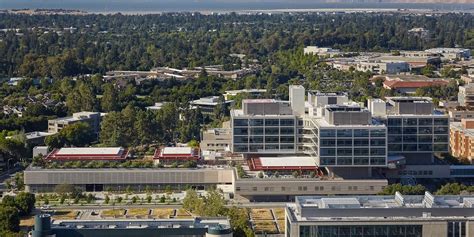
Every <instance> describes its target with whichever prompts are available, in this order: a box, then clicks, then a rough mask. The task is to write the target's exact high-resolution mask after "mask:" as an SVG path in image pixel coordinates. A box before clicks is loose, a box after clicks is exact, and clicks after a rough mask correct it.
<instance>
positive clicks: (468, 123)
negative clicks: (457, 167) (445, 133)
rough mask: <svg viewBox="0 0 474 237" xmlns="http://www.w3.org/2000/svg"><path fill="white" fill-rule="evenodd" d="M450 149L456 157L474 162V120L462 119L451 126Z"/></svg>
mask: <svg viewBox="0 0 474 237" xmlns="http://www.w3.org/2000/svg"><path fill="white" fill-rule="evenodd" d="M449 142H450V148H451V150H450V151H451V154H452V155H453V156H455V157H459V158H463V159H468V160H469V161H470V162H471V163H473V162H474V119H462V120H461V122H454V123H451V125H450V138H449Z"/></svg>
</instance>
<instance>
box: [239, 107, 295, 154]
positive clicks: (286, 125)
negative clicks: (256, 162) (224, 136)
mask: <svg viewBox="0 0 474 237" xmlns="http://www.w3.org/2000/svg"><path fill="white" fill-rule="evenodd" d="M296 124H297V119H296V115H295V114H294V113H293V110H292V109H291V107H290V105H289V103H288V101H276V100H272V99H256V100H243V101H242V109H241V110H232V111H231V127H232V132H233V135H232V147H231V151H232V152H234V153H241V154H255V153H258V154H262V153H269V154H295V153H296V139H297V137H296Z"/></svg>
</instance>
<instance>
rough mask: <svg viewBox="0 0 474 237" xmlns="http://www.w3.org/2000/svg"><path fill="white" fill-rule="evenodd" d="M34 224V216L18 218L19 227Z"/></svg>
mask: <svg viewBox="0 0 474 237" xmlns="http://www.w3.org/2000/svg"><path fill="white" fill-rule="evenodd" d="M34 225H35V217H34V216H27V217H22V218H21V219H20V227H33V226H34Z"/></svg>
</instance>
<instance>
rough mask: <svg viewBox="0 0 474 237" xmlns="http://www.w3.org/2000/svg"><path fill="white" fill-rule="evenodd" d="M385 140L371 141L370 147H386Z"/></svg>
mask: <svg viewBox="0 0 474 237" xmlns="http://www.w3.org/2000/svg"><path fill="white" fill-rule="evenodd" d="M385 144H386V143H385V139H371V140H370V145H371V146H385Z"/></svg>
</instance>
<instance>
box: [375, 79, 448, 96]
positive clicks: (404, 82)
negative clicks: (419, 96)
mask: <svg viewBox="0 0 474 237" xmlns="http://www.w3.org/2000/svg"><path fill="white" fill-rule="evenodd" d="M377 80H382V81H383V87H384V88H385V89H389V90H394V91H397V92H398V93H405V94H414V93H415V92H416V90H417V89H418V88H422V87H429V86H446V85H448V84H449V81H447V80H444V79H432V78H428V77H426V76H422V75H383V76H374V77H373V78H372V79H371V81H372V83H375V82H376V81H377Z"/></svg>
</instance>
